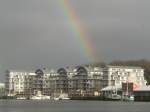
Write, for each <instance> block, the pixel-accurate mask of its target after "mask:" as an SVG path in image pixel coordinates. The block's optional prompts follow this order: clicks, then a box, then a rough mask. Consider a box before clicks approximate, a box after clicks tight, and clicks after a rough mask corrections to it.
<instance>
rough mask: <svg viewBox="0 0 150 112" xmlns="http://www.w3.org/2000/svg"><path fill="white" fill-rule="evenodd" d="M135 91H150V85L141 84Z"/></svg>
mask: <svg viewBox="0 0 150 112" xmlns="http://www.w3.org/2000/svg"><path fill="white" fill-rule="evenodd" d="M134 91H150V86H140V87H139V88H137V89H135V90H134Z"/></svg>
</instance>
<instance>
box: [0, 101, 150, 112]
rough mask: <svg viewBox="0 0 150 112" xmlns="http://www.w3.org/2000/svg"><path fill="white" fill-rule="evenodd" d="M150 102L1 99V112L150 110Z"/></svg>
mask: <svg viewBox="0 0 150 112" xmlns="http://www.w3.org/2000/svg"><path fill="white" fill-rule="evenodd" d="M149 108H150V103H149V102H111V101H70V100H60V101H50V100H45V101H33V100H0V112H149V110H150V109H149Z"/></svg>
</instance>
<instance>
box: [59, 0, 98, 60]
mask: <svg viewBox="0 0 150 112" xmlns="http://www.w3.org/2000/svg"><path fill="white" fill-rule="evenodd" d="M59 4H60V7H61V10H63V15H64V16H65V17H66V18H67V22H68V24H69V27H70V30H71V31H72V32H73V37H75V38H76V40H77V41H78V44H79V46H80V51H81V53H83V55H85V58H86V59H87V61H88V62H89V63H93V62H96V61H97V59H96V55H95V52H94V48H93V46H92V43H91V41H90V39H89V38H88V36H87V35H86V31H85V28H83V25H82V24H81V21H80V18H79V17H78V16H77V15H76V12H75V10H74V9H73V7H72V6H71V4H70V2H69V0H59Z"/></svg>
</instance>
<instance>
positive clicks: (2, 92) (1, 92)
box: [0, 83, 5, 97]
mask: <svg viewBox="0 0 150 112" xmlns="http://www.w3.org/2000/svg"><path fill="white" fill-rule="evenodd" d="M4 95H5V84H4V83H0V97H2V96H4Z"/></svg>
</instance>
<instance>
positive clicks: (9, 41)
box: [0, 0, 150, 75]
mask: <svg viewBox="0 0 150 112" xmlns="http://www.w3.org/2000/svg"><path fill="white" fill-rule="evenodd" d="M58 1H59V0H1V1H0V65H1V66H0V67H1V75H3V71H4V70H5V69H7V68H8V69H9V68H14V69H35V68H36V67H40V66H46V67H50V68H51V67H54V68H56V67H61V66H68V65H76V64H82V63H86V62H87V60H86V59H85V58H84V53H83V54H82V53H80V50H79V44H78V42H77V41H76V39H75V38H74V37H73V36H72V32H71V29H69V26H68V24H67V20H66V18H65V17H64V15H63V11H62V10H63V9H62V8H61V7H60V4H58ZM69 1H70V3H71V4H72V8H73V9H74V10H75V11H76V13H77V15H78V16H79V18H80V19H81V22H82V24H83V26H84V27H85V28H86V29H87V34H88V35H89V37H90V39H91V41H92V43H93V46H94V48H95V51H96V54H97V57H99V59H100V61H101V60H102V61H111V60H114V59H139V58H146V59H149V58H150V52H149V51H150V50H149V49H150V45H149V41H150V38H149V36H150V31H149V30H150V22H149V20H150V8H149V4H150V1H149V0H69Z"/></svg>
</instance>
